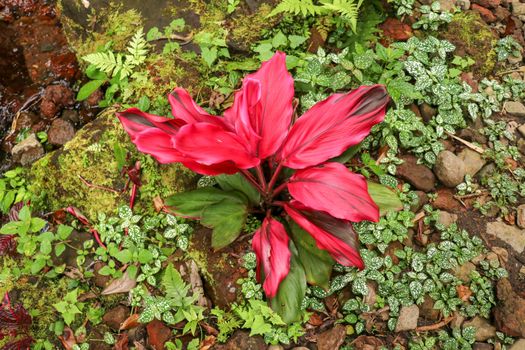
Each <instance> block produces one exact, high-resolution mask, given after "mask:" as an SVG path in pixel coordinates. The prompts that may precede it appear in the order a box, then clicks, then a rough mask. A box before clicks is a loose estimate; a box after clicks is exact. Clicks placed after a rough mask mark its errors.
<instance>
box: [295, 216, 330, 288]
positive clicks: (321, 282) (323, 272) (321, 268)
mask: <svg viewBox="0 0 525 350" xmlns="http://www.w3.org/2000/svg"><path fill="white" fill-rule="evenodd" d="M290 226H291V233H292V239H293V241H294V243H295V246H296V247H297V251H298V254H299V260H300V262H301V265H303V267H304V271H305V273H306V280H307V281H308V283H310V284H314V285H318V286H320V287H323V288H325V289H328V287H329V281H330V275H331V274H332V267H333V265H334V260H333V259H332V257H331V256H330V254H328V252H327V251H325V250H321V249H319V248H318V247H317V244H316V243H315V240H314V239H313V237H312V236H311V235H310V234H308V232H306V231H305V230H303V229H302V228H301V227H299V225H297V224H296V223H295V222H291V225H290Z"/></svg>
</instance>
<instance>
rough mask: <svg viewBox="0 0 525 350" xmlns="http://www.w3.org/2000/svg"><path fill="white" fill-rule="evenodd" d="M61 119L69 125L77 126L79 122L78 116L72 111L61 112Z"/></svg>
mask: <svg viewBox="0 0 525 350" xmlns="http://www.w3.org/2000/svg"><path fill="white" fill-rule="evenodd" d="M61 118H62V119H64V120H67V121H68V122H70V123H71V124H77V123H79V122H80V116H79V115H78V112H77V111H75V110H74V109H66V110H64V111H63V112H62V116H61Z"/></svg>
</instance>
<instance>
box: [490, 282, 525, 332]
mask: <svg viewBox="0 0 525 350" xmlns="http://www.w3.org/2000/svg"><path fill="white" fill-rule="evenodd" d="M496 289H497V297H498V300H499V303H498V305H496V307H495V308H494V309H493V313H494V318H495V320H496V327H497V329H498V330H499V331H501V332H503V333H505V334H507V335H510V336H513V337H525V299H523V298H522V297H520V296H519V295H518V294H517V293H516V292H514V290H512V285H511V283H510V281H509V279H508V278H502V279H500V280H499V281H498V284H497V288H496Z"/></svg>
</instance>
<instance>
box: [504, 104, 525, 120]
mask: <svg viewBox="0 0 525 350" xmlns="http://www.w3.org/2000/svg"><path fill="white" fill-rule="evenodd" d="M505 111H506V112H507V113H508V114H510V115H513V116H515V117H525V106H524V105H523V103H521V102H517V101H508V102H506V103H505Z"/></svg>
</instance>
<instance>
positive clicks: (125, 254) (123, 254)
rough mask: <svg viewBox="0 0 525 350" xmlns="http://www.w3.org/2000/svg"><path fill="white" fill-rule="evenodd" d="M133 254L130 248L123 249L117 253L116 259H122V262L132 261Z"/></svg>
mask: <svg viewBox="0 0 525 350" xmlns="http://www.w3.org/2000/svg"><path fill="white" fill-rule="evenodd" d="M132 257H133V254H132V253H131V251H130V250H129V249H123V250H121V251H119V252H118V253H117V254H115V259H117V260H118V261H120V262H121V263H122V264H127V263H129V262H130V261H131V259H132Z"/></svg>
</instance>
